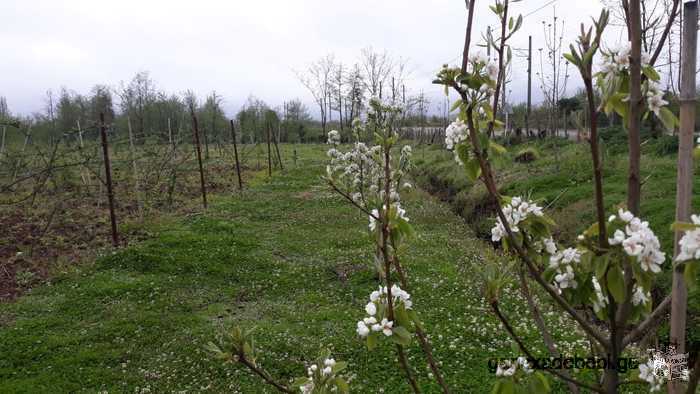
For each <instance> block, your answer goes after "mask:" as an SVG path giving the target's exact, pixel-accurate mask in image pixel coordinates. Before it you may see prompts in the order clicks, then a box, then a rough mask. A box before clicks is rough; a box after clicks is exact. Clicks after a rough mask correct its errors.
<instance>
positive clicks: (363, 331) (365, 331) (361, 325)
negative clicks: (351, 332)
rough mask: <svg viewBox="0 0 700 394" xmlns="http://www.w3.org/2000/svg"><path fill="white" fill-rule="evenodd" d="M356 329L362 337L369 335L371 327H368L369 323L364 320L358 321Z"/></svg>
mask: <svg viewBox="0 0 700 394" xmlns="http://www.w3.org/2000/svg"><path fill="white" fill-rule="evenodd" d="M356 331H357V335H359V336H360V337H362V338H364V337H366V336H367V335H369V328H368V327H367V325H366V324H365V322H363V321H358V322H357V330H356Z"/></svg>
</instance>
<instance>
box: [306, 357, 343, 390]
mask: <svg viewBox="0 0 700 394" xmlns="http://www.w3.org/2000/svg"><path fill="white" fill-rule="evenodd" d="M335 364H336V363H335V359H333V358H327V359H325V360H324V361H323V366H322V367H319V366H318V365H317V364H311V366H309V368H307V369H306V374H307V375H308V377H309V381H308V382H306V383H305V384H304V385H302V386H299V390H300V391H301V392H302V393H304V394H309V393H313V391H314V387H315V384H314V379H313V378H314V375H315V374H316V373H317V372H318V371H320V373H321V376H324V377H326V376H330V375H331V374H332V373H333V367H334V366H335Z"/></svg>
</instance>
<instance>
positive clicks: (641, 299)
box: [632, 285, 651, 306]
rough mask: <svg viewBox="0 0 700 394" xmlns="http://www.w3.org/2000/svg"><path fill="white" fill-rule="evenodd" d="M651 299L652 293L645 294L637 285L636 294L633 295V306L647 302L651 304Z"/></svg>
mask: <svg viewBox="0 0 700 394" xmlns="http://www.w3.org/2000/svg"><path fill="white" fill-rule="evenodd" d="M650 298H651V294H650V293H645V292H644V289H642V288H641V287H639V286H637V285H635V290H634V293H632V304H633V305H635V306H636V305H641V304H646V303H647V302H649V299H650Z"/></svg>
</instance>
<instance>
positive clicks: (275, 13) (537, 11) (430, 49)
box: [0, 0, 601, 115]
mask: <svg viewBox="0 0 700 394" xmlns="http://www.w3.org/2000/svg"><path fill="white" fill-rule="evenodd" d="M488 3H490V1H489V2H487V1H479V2H477V8H478V13H477V14H476V15H475V32H481V31H485V30H486V26H487V25H489V24H492V25H494V26H495V23H496V19H495V16H493V14H492V13H491V12H490V11H489V10H488V7H487V5H488ZM550 3H551V4H550ZM553 6H556V7H557V13H558V14H559V16H560V17H561V18H562V19H564V20H565V23H566V30H565V39H564V41H565V42H568V41H573V39H574V38H575V35H576V32H577V30H578V25H579V23H580V22H582V21H585V22H587V23H588V22H590V18H589V17H590V16H593V15H595V16H597V15H598V14H599V12H600V9H601V5H600V2H599V1H598V0H585V1H572V0H558V1H556V0H555V1H553V2H552V1H550V0H524V1H521V2H518V3H514V4H513V6H512V9H513V13H514V14H515V13H521V14H523V15H524V16H525V21H524V26H523V29H522V31H521V32H520V33H518V35H517V36H516V37H515V39H514V40H513V42H512V44H513V46H514V47H516V48H527V36H528V35H530V34H531V35H532V36H533V47H534V52H535V55H536V53H537V49H538V48H541V47H542V46H543V28H542V21H543V20H545V19H547V20H549V19H551V15H552V13H553V9H552V7H553ZM0 15H1V16H2V20H1V21H0V54H2V55H1V56H0V95H3V96H5V97H6V98H7V101H8V104H9V106H10V110H11V111H13V112H16V113H22V114H29V113H31V112H33V111H41V110H42V109H43V107H44V97H45V94H46V91H47V90H48V89H53V90H54V91H57V90H59V89H60V88H61V87H62V86H65V87H67V88H69V89H72V90H75V91H76V92H79V93H88V92H89V90H90V88H91V87H92V86H93V85H94V84H97V83H103V84H108V85H110V86H114V87H116V86H118V85H119V82H120V81H128V80H129V79H131V77H133V75H134V74H135V73H137V72H138V71H141V70H147V71H149V72H150V73H151V77H152V78H153V80H154V81H155V82H156V84H157V86H158V87H159V88H160V89H162V90H165V91H167V92H173V93H179V92H182V91H184V90H186V89H192V90H194V91H195V92H196V93H197V94H198V95H200V96H204V95H206V94H207V93H209V92H210V91H212V90H216V91H217V92H218V93H219V94H220V95H222V96H223V97H224V100H225V106H224V107H225V110H226V111H227V112H228V114H229V115H232V114H233V113H234V112H235V111H236V110H237V109H238V108H239V107H240V105H241V104H242V103H243V102H244V101H245V99H246V98H247V97H248V96H249V95H250V94H253V95H255V96H257V97H259V98H262V99H263V100H265V101H266V102H268V103H269V104H271V105H273V106H275V105H280V104H281V103H282V102H283V101H284V100H288V99H291V98H295V97H298V98H301V99H302V100H303V101H304V102H306V103H307V104H308V105H309V107H310V108H311V109H312V110H314V109H315V108H314V107H313V103H312V101H311V97H310V95H309V94H308V93H307V92H306V91H305V89H304V87H303V86H302V85H301V84H300V83H299V82H298V80H297V79H296V77H295V74H294V70H295V69H303V68H304V67H305V66H306V65H308V64H309V63H310V62H312V61H313V60H315V59H317V58H319V57H321V56H323V55H325V54H327V53H333V54H335V55H336V58H338V59H340V60H343V61H346V62H347V63H348V64H350V63H352V62H353V61H354V59H355V58H357V56H358V55H359V52H360V50H361V49H362V48H363V47H367V46H372V47H374V48H375V49H378V50H383V49H386V50H388V51H389V52H390V53H392V54H393V55H395V56H397V57H399V56H401V57H403V58H407V59H408V60H409V62H410V65H411V67H410V69H411V70H412V74H411V78H410V79H409V80H408V82H407V89H408V90H409V91H413V92H418V91H420V90H421V89H423V90H424V91H425V92H426V94H428V95H429V96H431V97H432V98H433V106H434V107H436V106H437V102H439V101H440V100H441V98H440V97H441V96H440V91H441V90H440V89H439V88H438V87H435V86H432V85H431V84H430V82H431V79H432V77H433V75H434V72H435V70H437V69H438V68H439V67H440V66H441V65H442V64H443V63H445V62H450V63H453V64H456V63H458V62H459V60H460V58H459V56H460V53H461V50H462V44H463V36H464V27H465V23H466V18H465V15H466V11H465V6H464V1H463V0H429V1H428V0H353V1H337V0H218V1H217V0H199V1H197V2H193V1H179V0H168V1H165V0H140V1H139V0H112V1H103V0H72V1H69V0H2V1H0ZM533 58H534V60H533V62H534V64H533V67H534V68H535V69H537V68H539V60H538V57H537V56H533ZM572 75H573V79H572V83H571V84H570V87H571V88H570V91H572V92H573V91H574V90H575V88H576V85H577V84H578V78H577V76H576V75H575V73H573V72H572ZM513 79H514V82H513V83H512V84H511V85H510V86H509V89H510V90H512V95H511V99H509V101H513V102H519V101H524V100H525V97H526V96H525V94H526V86H527V85H526V83H527V78H526V60H525V58H516V59H515V60H514V76H513ZM538 86H539V84H537V83H535V82H533V91H534V95H535V99H536V100H539V98H540V97H541V93H540V92H539V89H538Z"/></svg>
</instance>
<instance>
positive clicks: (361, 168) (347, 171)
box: [326, 131, 384, 202]
mask: <svg viewBox="0 0 700 394" xmlns="http://www.w3.org/2000/svg"><path fill="white" fill-rule="evenodd" d="M331 133H332V131H331V132H330V133H328V140H329V141H331V139H332V138H335V137H332V136H331ZM338 138H339V137H338ZM380 152H381V146H373V147H371V148H369V147H367V145H365V144H364V143H362V142H357V143H355V146H354V147H353V149H352V150H350V151H348V152H344V153H343V152H341V151H339V150H337V149H336V148H335V147H334V148H331V149H329V150H328V152H327V154H328V157H329V158H330V159H331V161H330V163H329V164H328V165H327V166H326V174H327V175H328V177H331V178H336V179H338V180H340V181H343V182H344V183H345V184H347V185H348V186H349V187H352V189H353V190H354V192H353V194H352V198H353V200H355V201H356V202H358V201H360V200H361V199H362V192H364V191H365V189H366V191H368V192H371V193H378V192H379V187H378V186H377V185H378V184H379V181H380V179H381V178H382V177H383V174H384V170H383V169H382V166H381V164H380V162H379V160H378V156H379V153H380Z"/></svg>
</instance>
